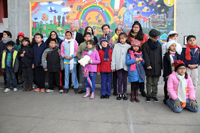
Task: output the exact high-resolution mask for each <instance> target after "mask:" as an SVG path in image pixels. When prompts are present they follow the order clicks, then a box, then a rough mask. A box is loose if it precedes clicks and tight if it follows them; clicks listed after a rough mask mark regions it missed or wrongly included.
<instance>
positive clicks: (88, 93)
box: [83, 88, 90, 98]
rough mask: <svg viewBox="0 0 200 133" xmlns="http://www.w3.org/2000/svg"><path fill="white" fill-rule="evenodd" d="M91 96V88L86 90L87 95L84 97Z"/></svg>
mask: <svg viewBox="0 0 200 133" xmlns="http://www.w3.org/2000/svg"><path fill="white" fill-rule="evenodd" d="M89 96H90V88H86V93H85V95H84V96H83V97H84V98H86V97H89Z"/></svg>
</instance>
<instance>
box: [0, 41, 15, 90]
mask: <svg viewBox="0 0 200 133" xmlns="http://www.w3.org/2000/svg"><path fill="white" fill-rule="evenodd" d="M17 53H18V52H17V51H16V50H14V43H13V42H12V41H9V42H7V43H6V49H5V50H4V51H3V53H2V60H1V63H2V64H1V69H2V71H3V72H5V73H6V89H5V90H4V92H5V93H6V92H9V91H10V80H12V84H13V88H14V89H13V91H17V79H16V77H15V73H16V72H17V70H18V68H19V61H18V58H17Z"/></svg>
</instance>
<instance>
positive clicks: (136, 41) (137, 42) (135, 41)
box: [131, 40, 140, 47]
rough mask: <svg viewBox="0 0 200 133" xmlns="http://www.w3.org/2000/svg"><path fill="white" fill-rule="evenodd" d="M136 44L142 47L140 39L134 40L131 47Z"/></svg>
mask: <svg viewBox="0 0 200 133" xmlns="http://www.w3.org/2000/svg"><path fill="white" fill-rule="evenodd" d="M134 46H138V47H140V42H139V41H138V40H133V41H132V42H131V47H134Z"/></svg>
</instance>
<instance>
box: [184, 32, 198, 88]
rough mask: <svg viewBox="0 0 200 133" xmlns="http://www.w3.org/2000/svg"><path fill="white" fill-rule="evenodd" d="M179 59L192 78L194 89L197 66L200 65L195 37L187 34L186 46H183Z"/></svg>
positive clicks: (196, 79) (196, 80) (196, 78)
mask: <svg viewBox="0 0 200 133" xmlns="http://www.w3.org/2000/svg"><path fill="white" fill-rule="evenodd" d="M181 60H183V62H184V63H185V64H186V67H187V73H188V75H190V77H191V78H192V82H193V85H194V88H195V90H196V89H197V82H198V66H199V65H200V48H199V46H198V45H196V37H195V36H194V35H189V36H188V37H187V44H186V48H183V50H182V53H181Z"/></svg>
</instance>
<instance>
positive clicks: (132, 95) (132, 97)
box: [130, 91, 135, 102]
mask: <svg viewBox="0 0 200 133" xmlns="http://www.w3.org/2000/svg"><path fill="white" fill-rule="evenodd" d="M134 96H135V94H134V91H131V99H130V101H131V102H134V100H135V99H134Z"/></svg>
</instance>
